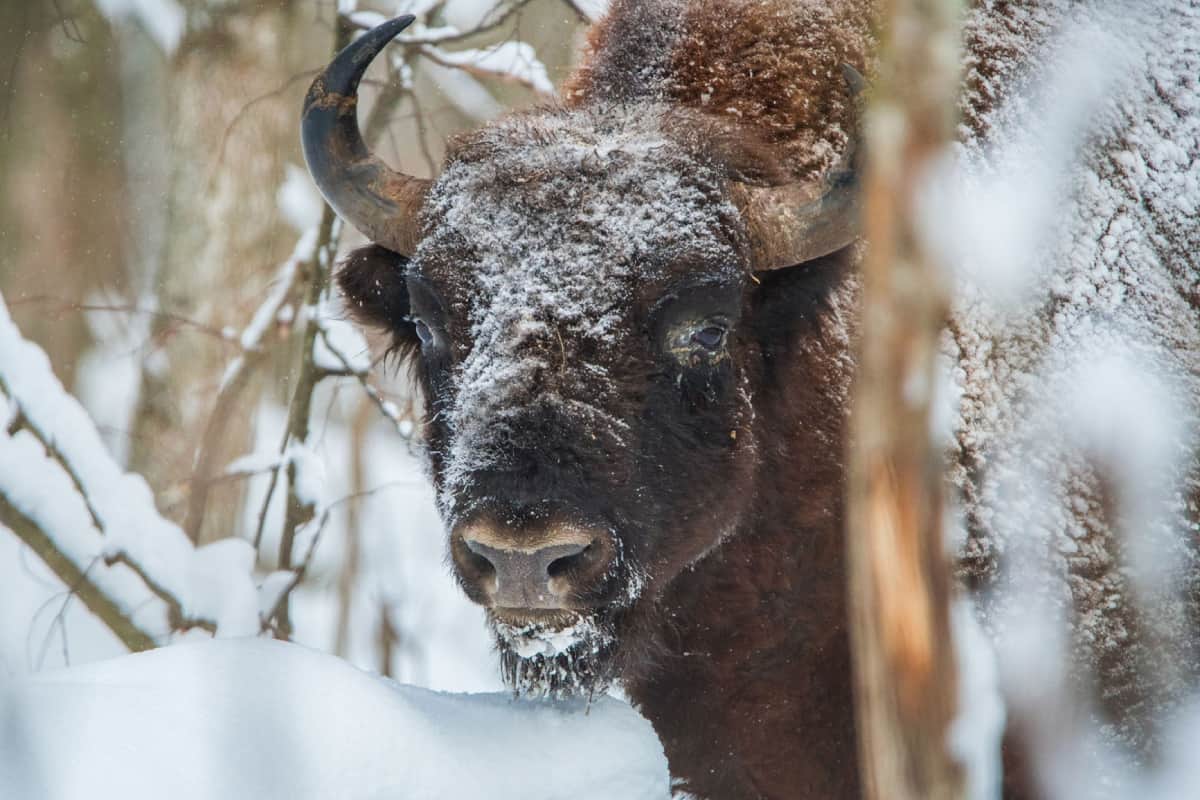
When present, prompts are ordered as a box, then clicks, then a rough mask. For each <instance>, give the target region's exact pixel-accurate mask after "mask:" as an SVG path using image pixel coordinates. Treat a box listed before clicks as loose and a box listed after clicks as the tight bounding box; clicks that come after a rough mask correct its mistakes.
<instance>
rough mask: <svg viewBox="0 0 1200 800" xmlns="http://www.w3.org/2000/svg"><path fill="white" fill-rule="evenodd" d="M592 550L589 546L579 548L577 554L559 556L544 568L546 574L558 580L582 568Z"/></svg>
mask: <svg viewBox="0 0 1200 800" xmlns="http://www.w3.org/2000/svg"><path fill="white" fill-rule="evenodd" d="M593 549H594V548H593V547H592V545H590V544H589V545H587V546H586V547H580V548H579V552H577V553H568V554H567V555H563V556H559V557H558V558H556V559H554V560H553V561H551V562H550V564H549V565H548V566H547V567H546V574H547V575H549V576H550V577H551V578H560V577H562V576H563V575H565V574H566V573H567V572H570V571H571V570H573V569H577V568H579V567H581V566H583V565H584V564H586V563H587V561H588V559H589V556H590V555H591V554H592V551H593Z"/></svg>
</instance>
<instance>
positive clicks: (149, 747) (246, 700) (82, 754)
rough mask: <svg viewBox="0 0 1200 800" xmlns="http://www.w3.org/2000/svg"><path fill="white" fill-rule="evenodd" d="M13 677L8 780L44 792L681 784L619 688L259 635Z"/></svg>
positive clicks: (644, 791)
mask: <svg viewBox="0 0 1200 800" xmlns="http://www.w3.org/2000/svg"><path fill="white" fill-rule="evenodd" d="M13 689H14V691H12V692H10V693H9V696H8V698H7V703H5V698H4V696H3V695H0V720H4V721H5V724H0V787H14V786H19V787H23V790H24V791H26V792H27V796H30V797H38V798H44V800H56V799H57V798H81V797H91V798H118V797H119V798H121V799H122V800H142V799H145V800H161V798H164V797H169V798H171V800H192V799H193V798H194V799H195V800H213V799H214V798H221V800H238V798H254V800H269V799H270V798H287V800H305V798H312V799H313V800H328V798H333V797H347V798H355V800H368V799H369V798H405V800H413V799H415V798H458V797H463V798H466V797H487V798H492V799H493V800H504V799H505V798H510V797H511V798H522V800H537V798H547V799H549V798H564V797H569V798H572V800H588V799H589V798H596V799H597V800H600V799H601V798H603V799H604V800H611V798H622V799H623V800H639V798H656V799H657V798H666V797H668V796H669V795H670V791H669V788H668V787H669V778H668V775H667V765H666V759H665V757H664V755H663V751H662V746H661V745H660V744H659V742H658V739H657V737H656V736H655V735H654V731H653V730H652V729H651V727H650V725H649V723H648V722H646V721H645V720H644V719H642V718H641V717H640V716H639V715H638V714H637V712H635V711H634V710H633V709H632V708H630V707H629V706H627V705H626V704H624V703H622V702H620V701H618V700H615V699H613V698H610V697H603V698H599V699H597V700H596V701H594V702H593V703H592V704H591V707H590V709H585V706H584V704H583V703H571V704H550V703H543V702H530V701H524V700H514V699H512V698H511V697H510V696H509V695H507V694H476V695H457V694H443V693H438V692H431V691H428V690H424V689H417V688H414V687H411V686H404V685H400V684H395V683H393V682H391V681H388V680H386V679H382V678H379V677H377V676H373V675H370V674H367V673H365V672H360V671H359V670H357V669H355V668H354V667H352V666H350V665H349V664H347V663H346V662H344V661H341V660H339V659H337V658H334V657H332V656H329V655H325V654H322V653H318V652H315V651H312V650H308V649H305V648H303V647H300V646H297V645H289V644H283V643H280V642H274V641H268V640H262V639H243V640H214V641H211V642H204V643H200V644H181V645H177V646H175V647H170V648H165V649H162V650H156V651H152V652H149V653H142V654H138V655H132V656H124V657H122V658H118V659H114V660H112V661H106V662H99V663H94V664H89V665H87V666H83V667H75V668H72V669H65V670H59V671H54V672H46V673H42V674H41V675H39V676H36V677H33V678H29V679H24V680H21V681H20V682H18V683H16V684H15V686H14V687H13ZM3 705H11V706H12V708H4V707H3ZM585 712H586V713H585Z"/></svg>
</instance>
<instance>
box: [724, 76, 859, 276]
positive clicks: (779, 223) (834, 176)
mask: <svg viewBox="0 0 1200 800" xmlns="http://www.w3.org/2000/svg"><path fill="white" fill-rule="evenodd" d="M842 74H843V76H844V77H845V79H846V83H847V85H848V86H849V88H850V93H851V96H852V97H855V98H857V97H858V96H859V94H860V92H861V91H862V89H863V86H864V85H865V81H864V80H863V77H862V75H860V74H859V73H858V71H857V70H855V69H854V68H853V67H851V66H850V65H849V64H843V65H842ZM859 116H860V117H861V114H860V115H859ZM861 162H862V157H861V154H860V152H859V147H858V144H857V142H856V141H851V143H850V145H849V147H848V148H847V150H846V154H845V156H844V157H843V159H842V163H841V164H839V165H838V166H837V167H836V168H834V169H833V170H831V171H830V172H829V173H828V174H827V175H826V176H825V180H824V182H823V184H822V186H821V187H820V188H819V189H818V192H819V194H817V193H815V192H814V191H813V187H812V186H811V185H809V184H788V185H785V186H776V187H770V188H765V189H749V190H747V191H746V193H745V194H744V195H743V198H742V203H741V205H742V215H743V218H744V219H745V221H746V232H747V234H748V235H749V237H750V248H751V254H752V258H753V265H754V270H755V271H758V272H762V271H766V270H773V269H782V268H784V267H791V266H795V265H796V264H802V263H804V262H805V261H812V260H813V259H814V258H820V257H821V256H827V255H829V254H830V253H834V252H837V251H838V250H841V249H842V248H843V247H846V246H847V245H849V244H851V243H852V242H853V241H854V240H855V239H856V238H857V237H858V234H859V217H860V212H861V204H860V201H861V196H862V191H861V189H862V187H861V181H860V177H861V172H862V164H861ZM814 194H817V196H816V197H814Z"/></svg>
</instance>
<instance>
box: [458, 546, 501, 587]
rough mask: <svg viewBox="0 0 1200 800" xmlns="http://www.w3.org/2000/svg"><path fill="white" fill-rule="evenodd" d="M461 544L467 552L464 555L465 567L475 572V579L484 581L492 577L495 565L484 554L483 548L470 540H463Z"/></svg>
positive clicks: (494, 572)
mask: <svg viewBox="0 0 1200 800" xmlns="http://www.w3.org/2000/svg"><path fill="white" fill-rule="evenodd" d="M463 544H465V545H466V546H467V552H466V553H465V555H466V561H467V565H468V566H470V567H471V568H473V569H474V570H475V572H476V577H478V578H480V579H484V580H486V579H487V578H491V577H494V576H495V574H496V565H495V564H493V563H492V560H491V559H490V558H488V557H487V555H486V554H484V552H483V550H484V548H482V547H481V546H480V545H479V544H478V543H477V542H473V541H471V540H470V539H464V540H463Z"/></svg>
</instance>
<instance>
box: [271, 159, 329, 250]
mask: <svg viewBox="0 0 1200 800" xmlns="http://www.w3.org/2000/svg"><path fill="white" fill-rule="evenodd" d="M284 170H285V177H284V181H283V185H281V186H280V187H279V191H277V192H276V193H275V203H276V205H278V206H279V213H281V214H282V215H283V218H284V219H285V220H286V221H287V223H288V225H291V226H292V228H293V229H294V230H295V231H296V232H297V233H304V232H305V231H307V230H310V229H315V228H316V227H317V225H319V224H320V222H321V212H322V211H323V210H324V209H325V201H324V200H322V199H321V193H320V192H318V191H317V186H316V184H314V183H313V181H312V177H311V176H309V174H308V170H306V169H302V168H301V167H298V166H296V165H295V164H285V165H284Z"/></svg>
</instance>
